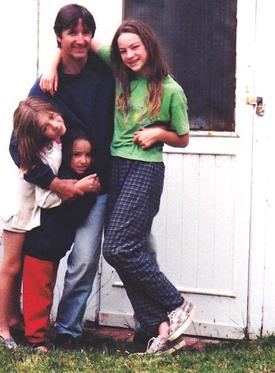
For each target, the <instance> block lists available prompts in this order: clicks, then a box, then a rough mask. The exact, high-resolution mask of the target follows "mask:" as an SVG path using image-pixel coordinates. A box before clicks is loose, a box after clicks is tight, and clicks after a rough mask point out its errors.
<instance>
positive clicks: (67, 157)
mask: <svg viewBox="0 0 275 373" xmlns="http://www.w3.org/2000/svg"><path fill="white" fill-rule="evenodd" d="M75 140H87V141H88V142H89V143H90V144H91V145H92V142H91V138H90V137H89V136H88V135H87V134H86V132H84V131H83V130H82V129H81V128H72V129H70V130H68V131H67V132H66V134H65V135H64V136H63V138H62V168H65V169H69V168H70V163H71V159H72V150H73V143H74V141H75Z"/></svg>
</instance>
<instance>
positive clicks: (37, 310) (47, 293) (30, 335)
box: [23, 255, 58, 343]
mask: <svg viewBox="0 0 275 373" xmlns="http://www.w3.org/2000/svg"><path fill="white" fill-rule="evenodd" d="M57 269H58V263H55V262H51V261H46V260H40V259H36V258H33V257H31V256H27V255H25V256H24V267H23V314H24V321H25V335H26V338H27V340H28V341H29V342H30V343H39V342H44V341H45V340H46V337H47V333H48V331H49V325H50V313H51V308H52V304H53V290H54V286H55V282H56V275H57Z"/></svg>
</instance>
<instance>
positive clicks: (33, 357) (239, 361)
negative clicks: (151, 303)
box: [0, 336, 275, 373]
mask: <svg viewBox="0 0 275 373" xmlns="http://www.w3.org/2000/svg"><path fill="white" fill-rule="evenodd" d="M85 343H86V346H87V347H84V348H83V349H81V350H76V351H63V352H62V351H52V352H49V353H48V354H41V353H40V354H39V353H35V352H33V351H31V350H30V349H29V348H27V347H21V348H18V349H17V350H15V351H11V350H7V349H6V348H5V347H3V346H0V372H1V373H2V372H9V373H10V372H16V373H19V372H20V373H23V372H26V373H40V372H41V373H42V372H43V373H48V372H49V373H50V372H51V373H56V372H58V373H59V372H60V373H61V372H68V373H77V372H87V373H88V372H89V373H105V372H108V373H109V372H110V373H120V372H121V373H122V372H123V373H128V372H129V373H130V372H131V373H132V372H139V373H145V372H165V373H170V372H171V373H172V372H186V373H195V372H196V373H197V372H200V373H204V372H207V373H223V372H229V373H230V372H232V373H244V372H247V373H256V372H257V373H260V372H261V373H262V372H275V336H270V337H267V338H262V339H258V340H256V341H250V342H247V341H238V342H224V343H222V344H212V345H209V346H207V347H206V348H205V350H204V351H202V352H198V351H192V350H188V351H181V352H178V353H177V354H176V355H173V356H164V355H162V356H151V355H150V356H148V355H146V356H144V355H143V356H138V355H134V354H131V353H129V352H131V350H132V348H133V346H132V344H130V343H128V344H127V343H123V342H117V341H114V340H112V339H110V338H106V337H97V338H93V337H86V340H85Z"/></svg>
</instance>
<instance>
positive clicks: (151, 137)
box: [132, 126, 189, 150]
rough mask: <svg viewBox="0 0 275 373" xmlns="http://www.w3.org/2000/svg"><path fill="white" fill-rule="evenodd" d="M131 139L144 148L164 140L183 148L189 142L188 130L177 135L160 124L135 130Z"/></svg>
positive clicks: (166, 142) (168, 143)
mask: <svg viewBox="0 0 275 373" xmlns="http://www.w3.org/2000/svg"><path fill="white" fill-rule="evenodd" d="M132 141H133V142H135V143H137V144H139V145H140V147H141V148H142V149H144V150H146V149H149V148H150V147H151V146H153V145H154V144H156V143H158V142H164V143H165V144H167V145H170V146H176V147H179V148H185V147H186V146H187V145H188V144H189V132H188V133H186V134H184V135H182V136H179V135H178V134H177V133H176V132H173V131H168V130H167V129H165V128H163V127H162V126H156V127H148V128H146V127H145V128H143V129H142V130H140V131H137V132H135V136H134V137H133V140H132Z"/></svg>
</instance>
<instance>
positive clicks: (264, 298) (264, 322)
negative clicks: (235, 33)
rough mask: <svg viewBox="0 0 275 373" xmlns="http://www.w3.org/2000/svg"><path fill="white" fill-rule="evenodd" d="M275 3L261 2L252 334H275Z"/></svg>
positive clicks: (257, 64)
mask: <svg viewBox="0 0 275 373" xmlns="http://www.w3.org/2000/svg"><path fill="white" fill-rule="evenodd" d="M274 13H275V2H274V1H269V0H258V1H257V15H256V34H255V36H256V37H255V43H256V48H255V56H254V60H255V63H254V70H255V90H254V94H255V97H261V98H262V99H263V105H264V113H262V114H263V115H255V117H254V131H253V132H254V135H253V138H254V141H253V177H252V199H251V200H252V216H251V222H252V224H251V247H250V283H249V318H248V319H249V334H250V336H255V335H271V334H272V333H274V332H275V313H274V310H275V292H274V288H275V276H274V272H275V250H274V246H275V230H274V221H275V197H274V190H275V173H274V167H273V160H274V159H275V147H274V142H275V126H274V123H275V105H274V102H275V91H274V86H275V75H274V66H275V47H274V43H273V42H272V36H273V35H274V33H275V23H274Z"/></svg>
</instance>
